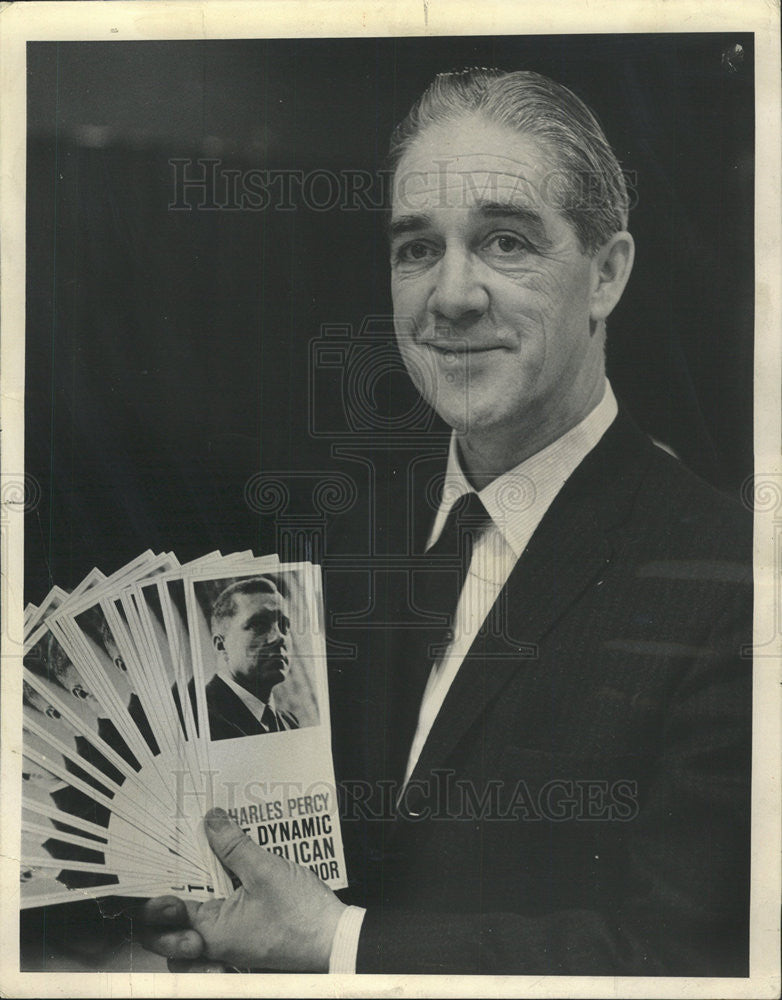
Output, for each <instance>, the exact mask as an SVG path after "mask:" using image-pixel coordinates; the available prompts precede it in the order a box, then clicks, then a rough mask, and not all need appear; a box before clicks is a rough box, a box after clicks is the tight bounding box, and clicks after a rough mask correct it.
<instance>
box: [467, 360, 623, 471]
mask: <svg viewBox="0 0 782 1000" xmlns="http://www.w3.org/2000/svg"><path fill="white" fill-rule="evenodd" d="M604 391H605V377H603V378H601V379H600V380H599V381H597V382H595V384H594V386H593V387H592V389H591V391H590V393H589V394H588V395H587V396H586V397H585V398H584V399H583V401H582V402H581V403H580V405H578V406H574V407H572V408H571V409H570V410H569V411H566V412H563V413H560V414H559V415H558V418H557V419H556V420H552V419H550V418H549V419H545V418H544V417H543V416H542V415H538V414H536V413H533V412H530V413H528V414H527V415H526V416H525V419H524V422H523V423H521V422H519V421H515V422H513V423H512V424H511V425H509V426H504V425H503V426H493V427H490V428H487V429H486V430H485V431H481V429H480V428H478V429H475V430H472V431H470V432H469V433H467V434H462V435H459V436H458V437H457V444H458V447H459V457H460V460H461V463H462V468H463V470H464V472H465V475H466V476H467V479H468V480H469V481H470V485H471V486H473V487H474V488H475V489H476V490H482V489H483V488H484V487H485V486H488V485H489V483H491V482H493V481H494V480H495V479H497V478H498V477H499V476H502V475H504V474H505V473H506V472H508V471H509V470H510V469H514V468H515V467H516V466H517V465H520V464H521V463H522V462H524V461H526V460H527V459H528V458H531V457H532V456H533V455H536V454H537V453H538V452H539V451H542V450H543V449H544V448H547V447H548V446H549V445H550V444H553V443H554V442H555V441H558V440H559V438H561V437H563V436H564V435H565V434H567V432H568V431H569V430H572V428H573V427H575V426H576V425H577V424H580V423H581V421H582V420H584V418H585V417H587V416H588V415H589V414H590V413H591V412H592V410H594V408H595V407H596V406H597V404H598V403H599V402H600V400H601V399H602V398H603V393H604Z"/></svg>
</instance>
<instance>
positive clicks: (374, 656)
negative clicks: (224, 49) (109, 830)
mask: <svg viewBox="0 0 782 1000" xmlns="http://www.w3.org/2000/svg"><path fill="white" fill-rule="evenodd" d="M391 161H392V167H393V169H394V171H395V173H394V185H393V205H392V213H391V220H390V235H391V283H392V292H393V300H394V311H395V324H396V330H397V337H398V340H399V346H400V350H401V352H402V356H403V358H404V360H405V363H406V365H407V368H408V371H409V373H410V375H411V377H412V379H413V381H414V382H415V384H416V386H417V387H418V389H419V391H420V392H421V393H422V394H423V395H424V397H425V398H426V399H427V400H428V401H429V402H430V403H431V405H432V406H433V407H434V409H435V410H436V411H437V413H438V414H439V415H440V416H441V417H442V418H443V419H444V420H445V421H446V422H447V423H448V424H450V426H451V427H452V428H453V434H452V437H451V441H450V447H449V450H448V454H447V455H444V456H438V455H436V454H434V453H432V454H431V455H428V454H427V455H424V456H423V458H421V457H420V456H419V457H416V459H415V460H414V461H412V460H411V461H408V463H407V465H405V464H404V463H402V462H400V463H395V462H394V461H392V460H390V461H389V463H388V468H387V469H385V470H377V471H378V479H379V480H385V486H384V487H382V488H380V489H379V494H378V499H377V502H376V509H377V510H378V511H380V512H390V513H389V514H385V513H384V514H383V515H382V517H381V520H380V521H379V522H378V524H377V526H376V535H377V539H376V540H377V551H378V552H380V553H381V554H383V555H386V554H390V555H394V553H397V552H400V551H401V552H402V554H407V553H408V550H407V549H406V548H404V547H401V548H400V545H399V543H394V542H390V541H389V538H390V536H391V534H392V532H393V528H394V525H395V522H394V516H393V515H394V514H398V515H399V516H398V517H397V518H396V522H399V521H404V522H405V524H404V526H403V530H402V531H401V532H400V533H399V537H401V538H402V539H403V540H406V539H412V542H413V544H412V546H411V548H410V550H409V558H408V559H407V562H406V574H403V576H405V579H404V580H401V581H400V579H399V573H398V572H397V570H396V569H393V568H392V569H391V570H388V571H384V570H382V569H381V571H379V572H378V573H377V574H376V575H374V576H373V577H372V579H371V586H370V589H371V591H372V597H373V601H371V602H366V601H365V602H364V604H363V605H362V604H360V603H357V600H356V597H355V595H354V594H352V593H350V590H349V588H348V586H347V584H345V585H344V586H342V585H340V584H339V583H338V582H335V580H334V579H332V581H331V583H329V581H328V579H327V588H328V590H327V607H328V610H329V614H330V615H336V614H337V613H338V612H339V611H344V610H350V609H351V608H352V609H353V611H354V612H355V611H356V610H357V609H359V608H361V607H369V606H370V604H371V605H372V608H373V609H377V608H380V609H381V610H382V611H383V612H384V613H385V612H386V611H388V609H390V610H391V612H392V617H393V616H396V617H395V620H396V621H397V623H398V625H397V627H396V628H394V627H391V626H388V627H386V628H385V629H378V628H366V629H365V630H364V632H363V633H362V632H361V630H360V629H357V630H356V634H355V639H356V644H357V647H358V649H359V655H358V656H357V657H356V658H355V659H354V660H353V661H346V662H344V663H337V662H333V663H332V665H331V666H332V673H333V677H332V684H333V686H332V693H331V703H332V715H333V725H334V740H335V760H336V766H337V775H338V777H340V778H341V779H342V781H343V788H347V790H348V792H349V793H351V794H349V795H348V797H347V804H346V809H345V818H344V821H343V832H344V834H345V837H346V845H347V846H346V850H347V856H348V871H349V877H350V879H351V896H350V900H349V901H350V902H352V903H354V904H356V905H354V906H350V907H347V908H346V907H345V906H344V905H343V903H342V902H340V901H339V900H338V899H337V898H336V896H334V894H332V893H330V892H329V890H328V889H326V887H325V886H323V885H322V884H320V883H318V882H317V880H315V879H307V878H306V877H304V878H302V876H301V874H300V873H299V872H295V873H294V872H293V871H292V870H291V869H290V868H286V866H285V864H284V863H282V862H281V861H280V859H277V858H271V857H269V856H267V855H265V854H264V852H263V851H262V850H260V849H259V848H257V847H256V846H254V845H253V844H252V843H251V842H250V841H249V840H248V839H247V838H245V837H244V836H243V835H242V833H241V831H240V830H239V829H238V827H236V826H235V824H233V823H232V822H231V821H229V820H228V818H227V817H225V816H223V815H220V814H210V815H209V816H208V817H207V832H208V835H209V838H210V842H211V844H212V846H213V848H214V849H215V851H216V852H217V854H218V855H219V856H220V857H221V858H222V859H223V860H224V861H225V862H226V863H227V864H229V866H230V867H231V868H232V870H233V871H234V872H235V873H236V874H237V875H238V876H239V877H240V879H241V880H242V883H243V888H242V889H241V890H239V892H238V893H237V894H236V895H235V896H234V897H233V898H232V899H231V900H230V901H228V902H227V903H225V904H221V903H219V902H215V903H213V904H207V905H206V906H204V907H200V908H199V907H196V906H193V905H191V904H184V903H181V902H177V903H174V902H173V900H172V899H171V898H170V897H165V898H163V899H161V900H156V901H152V902H150V903H149V904H148V906H147V915H148V919H149V921H150V923H151V924H152V926H153V930H152V932H151V934H150V945H151V947H153V948H154V949H155V950H157V951H159V952H160V953H161V954H166V955H168V956H170V957H172V958H174V960H175V962H182V961H183V960H191V961H192V960H195V964H194V965H191V966H186V967H192V968H209V967H214V963H216V962H221V961H224V962H228V963H231V964H235V965H238V966H241V967H251V968H252V967H255V968H267V969H286V970H297V969H298V970H302V971H308V970H323V971H326V970H330V971H334V972H339V971H351V970H355V971H358V972H402V973H446V974H447V973H458V972H476V973H517V974H535V975H540V974H580V975H585V974H602V975H690V976H704V975H736V976H741V975H746V974H747V970H748V965H747V962H748V899H749V812H750V798H749V756H750V738H749V727H750V714H751V709H750V706H751V694H750V685H751V662H750V661H749V659H747V658H744V657H742V655H741V651H742V649H743V648H744V647H745V646H747V645H748V644H749V642H750V641H751V600H752V592H751V558H750V556H751V525H749V524H747V520H748V518H746V517H745V516H744V514H743V513H742V511H741V510H740V509H738V508H737V507H735V506H734V505H733V504H732V503H731V502H730V501H728V500H726V499H725V498H723V497H721V496H720V495H719V494H717V493H716V492H715V491H714V490H712V489H711V488H710V487H708V486H706V485H705V484H704V483H702V482H700V481H699V480H697V479H696V478H695V477H694V476H692V475H691V474H689V473H688V472H687V471H686V470H685V469H683V468H682V467H681V466H680V465H679V464H678V463H677V462H676V460H675V459H673V458H672V457H671V456H669V455H667V454H665V453H664V452H663V451H662V450H660V449H658V448H656V447H655V446H654V445H653V444H652V443H651V442H650V441H649V440H648V439H647V438H646V437H645V436H644V435H642V434H641V432H640V431H639V430H638V429H637V428H636V426H635V425H634V424H633V422H632V421H631V419H630V418H629V417H628V416H627V414H625V413H624V412H623V411H622V410H621V409H620V408H619V407H618V406H617V403H616V400H615V398H614V395H613V392H612V391H611V387H610V385H609V384H608V383H607V381H606V376H605V365H604V349H605V327H606V319H607V318H608V316H609V314H610V313H611V311H612V309H613V308H614V306H615V305H616V303H617V302H618V301H619V298H620V296H621V294H622V291H623V289H624V287H625V284H626V282H627V280H628V277H629V274H630V270H631V267H632V263H633V253H634V247H633V240H632V237H631V236H630V234H629V233H628V231H627V228H626V227H627V193H626V190H625V185H624V181H623V178H622V174H621V171H620V168H619V165H618V163H617V161H616V159H615V157H614V154H613V153H612V151H611V149H610V147H609V145H608V143H607V141H606V139H605V137H604V135H603V133H602V130H601V129H600V126H599V124H598V123H597V121H596V120H595V119H594V117H593V115H592V114H591V112H589V110H588V109H587V108H586V107H585V106H584V105H583V104H582V103H581V101H580V100H579V99H578V98H576V97H575V96H574V95H573V94H571V93H570V92H569V91H568V90H566V89H565V88H563V87H561V86H559V85H557V84H555V83H553V82H552V81H549V80H546V79H544V78H542V77H540V76H537V75H536V74H532V73H510V74H503V73H499V72H496V71H484V70H470V71H465V72H463V73H456V74H444V75H442V76H440V77H438V78H437V79H436V80H435V81H434V83H433V84H432V86H431V87H430V88H429V90H428V91H427V92H426V93H425V94H424V96H423V97H422V98H421V100H420V101H419V102H418V104H417V105H416V106H415V107H414V109H413V110H412V111H411V113H410V115H408V117H407V119H406V120H405V121H404V122H403V123H402V125H401V126H400V128H399V129H398V130H397V132H396V133H395V135H394V138H393V140H392V153H391ZM435 450H436V449H435ZM443 470H445V478H444V483H445V486H444V488H443V489H442V490H441V491H440V496H439V498H436V500H435V504H434V509H432V507H431V506H429V507H428V506H427V504H428V502H429V498H430V497H431V495H432V490H431V489H430V487H431V485H432V484H433V483H436V482H438V481H439V482H442V481H443ZM381 473H382V474H381ZM386 473H387V475H386ZM438 476H439V477H440V478H439V480H438ZM416 484H417V485H416ZM414 487H415V488H414ZM383 489H385V490H386V491H387V492H386V493H385V494H383ZM463 494H477V498H476V497H475V496H473V497H470V498H469V499H467V500H466V504H467V506H466V508H465V509H464V510H461V509H460V507H461V505H462V504H463V503H464V502H465V501H463V500H461V496H462V495H463ZM409 498H412V499H411V500H410V503H408V499H409ZM457 501H458V502H457ZM452 509H453V516H451V514H452ZM379 516H380V515H379ZM353 520H354V521H355V520H357V519H356V518H355V517H354V518H353ZM460 522H464V525H466V526H467V527H468V528H469V532H468V535H467V536H464V535H463V534H461V535H460V532H459V529H460V528H461V527H462V526H463V525H462V524H461V523H460ZM337 534H338V533H337V532H336V531H335V535H337ZM465 537H467V538H468V539H469V541H465V540H464V539H465ZM346 544H347V545H348V546H349V545H350V543H349V542H347V543H346ZM402 545H403V546H404V542H403V543H402ZM441 546H444V548H445V552H444V554H441ZM347 551H350V548H348V549H347ZM424 551H426V552H428V555H426V556H424V557H422V556H421V555H420V553H422V552H424ZM378 562H382V560H378ZM438 565H439V566H440V567H441V569H440V570H439V576H440V584H441V585H438V583H437V582H436V577H437V572H438V570H437V566H438ZM365 576H366V574H365ZM392 578H393V579H392ZM448 581H450V582H451V584H454V583H455V588H454V589H455V593H454V595H453V602H457V601H458V603H455V610H454V603H453V602H452V603H451V610H450V612H447V611H445V608H446V605H447V602H445V601H443V599H442V593H443V591H444V590H445V589H446V587H445V584H446V583H447V582H448ZM443 623H445V625H447V626H448V627H447V628H443V627H442V626H443ZM430 626H431V629H430ZM342 637H343V638H345V639H348V638H354V636H352V635H348V634H347V633H345V634H344V635H343V636H342ZM166 907H168V909H165V908H166ZM302 912H306V913H307V914H308V920H307V921H306V927H305V926H301V921H300V919H299V918H298V914H300V913H302ZM174 967H177V966H176V964H175V966H174ZM179 967H182V966H181V965H180V966H179Z"/></svg>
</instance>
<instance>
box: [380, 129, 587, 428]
mask: <svg viewBox="0 0 782 1000" xmlns="http://www.w3.org/2000/svg"><path fill="white" fill-rule="evenodd" d="M558 170H559V168H558V165H557V163H556V161H555V159H554V158H553V156H552V155H551V153H550V152H549V151H548V150H547V149H546V148H545V147H544V146H543V145H542V144H541V143H540V142H538V140H536V139H534V138H532V137H531V136H527V135H523V134H520V133H518V132H516V131H514V130H513V129H511V128H508V127H506V126H503V125H498V124H495V123H493V122H491V121H488V120H487V119H485V118H483V117H480V116H470V117H465V118H463V119H460V120H458V121H457V122H455V123H454V124H452V125H449V126H447V127H445V126H433V127H431V128H429V129H427V130H426V131H424V132H423V133H422V134H421V135H420V136H419V137H418V138H417V139H416V140H415V142H414V143H413V145H412V146H411V148H410V149H409V150H408V151H407V153H406V154H405V156H404V157H403V158H402V160H401V162H400V164H399V167H398V169H397V172H396V176H395V179H394V199H393V209H392V216H391V289H392V295H393V301H394V317H395V327H396V332H397V339H398V341H399V346H400V350H401V352H402V356H403V358H404V361H405V364H406V366H407V368H408V371H409V372H410V375H411V377H412V379H413V381H414V383H415V384H416V386H417V388H418V389H419V391H420V392H421V394H422V395H423V396H424V397H425V398H426V399H427V401H428V402H429V403H430V404H431V405H432V406H433V407H434V409H435V410H436V411H437V412H438V413H439V414H440V416H441V417H442V418H443V419H444V420H445V421H446V422H447V423H448V424H450V426H452V427H454V428H455V429H456V430H457V431H458V432H460V433H465V434H467V437H468V440H469V438H470V436H471V435H475V437H476V439H480V438H481V437H484V438H485V439H487V440H488V439H489V438H487V437H486V436H487V435H488V436H489V437H490V436H491V435H495V434H498V433H499V434H503V433H504V434H519V433H525V432H526V431H528V430H529V429H530V428H538V429H540V428H547V429H548V430H550V431H551V432H552V434H553V436H557V435H558V434H559V433H562V432H564V431H565V430H567V429H568V428H569V426H572V425H573V423H575V422H577V420H578V419H580V417H581V416H583V415H585V414H583V413H580V412H579V411H580V410H582V409H583V408H584V406H585V404H586V402H587V400H589V399H592V398H593V397H594V393H595V391H596V387H597V386H600V387H602V384H603V378H604V367H603V364H604V363H603V342H602V332H600V333H597V334H596V333H595V332H594V329H593V330H592V331H590V297H591V293H592V289H593V287H594V280H595V273H594V272H595V265H594V262H593V258H592V257H591V255H589V254H585V253H584V252H583V251H582V250H581V247H580V244H579V242H578V239H577V237H576V235H575V232H574V230H573V229H572V227H571V225H570V224H569V222H568V221H567V220H566V219H565V218H564V217H563V216H562V215H561V214H560V213H559V212H558V211H557V209H556V208H555V207H552V205H555V204H556V202H555V201H554V197H553V196H554V195H555V193H556V190H557V184H556V178H557V171H558ZM547 202H548V203H547ZM593 326H594V325H593ZM598 398H599V396H598ZM587 411H588V410H587ZM551 439H552V440H553V437H552V438H551Z"/></svg>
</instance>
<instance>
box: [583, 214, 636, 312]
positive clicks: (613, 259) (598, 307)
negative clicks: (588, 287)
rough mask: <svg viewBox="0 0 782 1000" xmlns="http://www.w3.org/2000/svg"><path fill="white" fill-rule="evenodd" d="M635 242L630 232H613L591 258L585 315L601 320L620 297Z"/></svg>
mask: <svg viewBox="0 0 782 1000" xmlns="http://www.w3.org/2000/svg"><path fill="white" fill-rule="evenodd" d="M634 259H635V242H634V240H633V237H632V236H631V235H630V233H628V232H626V231H625V230H622V231H621V232H619V233H614V235H613V236H612V237H611V239H610V240H608V242H607V243H604V244H603V246H602V247H601V248H600V249H599V250H598V251H597V253H596V254H595V255H594V257H593V258H592V298H591V300H590V306H589V318H590V319H591V320H592V321H593V322H594V323H598V322H600V321H601V320H605V319H606V318H607V317H608V316H609V314H610V313H611V311H612V309H613V308H614V306H615V305H616V304H617V302H618V301H619V300H620V299H621V297H622V292H623V291H624V290H625V285H626V284H627V279H628V278H629V277H630V272H631V271H632V269H633V260H634Z"/></svg>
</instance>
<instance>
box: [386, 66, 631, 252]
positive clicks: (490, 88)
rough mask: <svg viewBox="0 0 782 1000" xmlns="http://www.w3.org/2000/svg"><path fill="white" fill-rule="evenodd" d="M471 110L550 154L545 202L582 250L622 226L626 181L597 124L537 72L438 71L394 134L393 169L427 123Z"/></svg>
mask: <svg viewBox="0 0 782 1000" xmlns="http://www.w3.org/2000/svg"><path fill="white" fill-rule="evenodd" d="M468 114H482V115H484V116H485V117H486V118H488V119H489V120H490V121H493V122H496V123H497V124H500V125H507V126H510V127H511V128H513V129H515V130H516V131H518V132H521V133H525V134H527V135H531V136H534V137H535V138H537V139H538V140H540V141H541V142H542V143H544V144H545V145H547V146H548V147H549V149H550V150H551V151H552V152H553V153H554V154H555V156H556V158H557V163H558V170H557V171H556V174H555V175H552V177H551V178H549V180H550V181H551V182H552V184H551V186H548V187H547V191H546V195H547V197H546V200H547V202H548V203H549V204H550V205H551V207H553V208H556V209H558V210H559V211H561V213H562V215H563V216H564V217H565V218H567V219H568V221H569V222H570V223H571V225H572V226H573V229H574V230H575V232H576V235H577V237H578V239H579V242H580V244H581V248H582V250H584V251H585V252H589V253H594V252H595V251H596V250H598V249H599V248H600V247H601V246H602V245H603V244H604V243H605V242H606V241H607V240H608V239H610V237H611V236H613V234H614V233H617V232H619V231H620V230H623V229H626V228H627V216H628V209H629V198H628V194H627V185H626V184H625V178H624V175H623V174H622V170H621V167H620V166H619V162H618V161H617V158H616V156H615V155H614V151H613V150H612V149H611V146H610V145H609V143H608V140H607V139H606V137H605V134H604V133H603V129H602V128H601V126H600V123H599V122H598V120H597V118H596V117H595V116H594V115H593V114H592V112H591V111H590V110H589V108H588V107H587V106H586V104H584V102H583V101H582V100H581V99H580V98H579V97H576V95H575V94H574V93H573V92H572V91H570V90H568V88H567V87H564V86H562V84H559V83H555V82H554V81H553V80H549V79H548V78H547V77H545V76H541V75H540V74H539V73H533V72H528V71H521V70H519V71H516V72H512V73H509V72H504V71H503V70H499V69H486V68H484V67H472V68H469V69H464V70H459V71H456V72H452V73H440V74H439V75H438V76H436V77H435V79H434V81H433V82H432V83H431V84H430V85H429V87H428V88H427V89H426V90H425V91H424V93H423V94H422V95H421V97H420V98H419V99H418V100H417V101H416V103H415V104H414V105H413V107H412V108H411V109H410V111H409V113H408V114H407V117H406V118H405V119H404V120H403V121H402V122H401V123H400V124H399V125H398V126H397V127H396V129H395V130H394V132H393V134H392V136H391V143H390V150H389V157H388V166H389V169H390V171H391V173H392V174H393V173H395V172H396V169H397V168H398V166H399V162H400V161H401V159H402V157H403V156H404V154H405V153H406V152H407V150H408V149H409V148H410V146H411V145H412V144H413V143H414V142H415V140H416V139H417V138H418V136H419V135H421V133H423V132H424V131H425V130H426V129H427V128H429V127H430V126H433V125H444V124H450V123H453V122H454V121H455V120H457V119H458V118H460V117H463V116H465V115H468Z"/></svg>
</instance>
